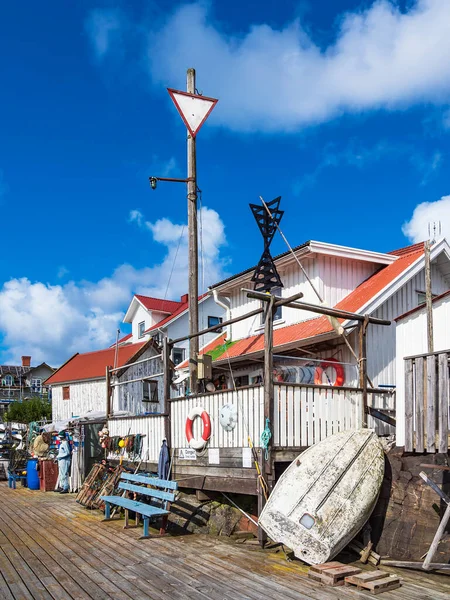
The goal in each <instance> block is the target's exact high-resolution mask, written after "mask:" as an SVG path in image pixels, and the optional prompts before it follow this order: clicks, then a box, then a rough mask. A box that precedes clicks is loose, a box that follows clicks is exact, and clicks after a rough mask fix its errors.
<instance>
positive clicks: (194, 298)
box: [187, 69, 198, 394]
mask: <svg viewBox="0 0 450 600" xmlns="http://www.w3.org/2000/svg"><path fill="white" fill-rule="evenodd" d="M187 92H188V94H195V69H188V71H187ZM187 167H188V184H187V191H188V194H187V198H188V255H189V287H188V292H189V294H188V297H189V333H190V334H193V333H197V331H198V234H197V159H196V146H195V138H194V137H192V136H191V135H190V133H188V138H187ZM197 359H198V337H195V338H191V339H190V341H189V375H190V390H191V394H196V393H197V391H198V379H197Z"/></svg>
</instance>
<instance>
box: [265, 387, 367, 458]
mask: <svg viewBox="0 0 450 600" xmlns="http://www.w3.org/2000/svg"><path fill="white" fill-rule="evenodd" d="M274 400H275V406H274V412H275V414H274V423H273V436H274V439H273V442H274V446H281V447H307V446H312V445H313V444H316V443H317V442H320V441H321V440H323V439H325V438H326V437H328V436H330V435H333V434H334V433H338V432H339V431H344V430H346V429H357V428H359V427H360V426H361V402H362V394H361V392H360V391H357V390H345V389H341V388H334V387H327V388H322V387H317V386H311V387H305V386H294V385H275V386H274Z"/></svg>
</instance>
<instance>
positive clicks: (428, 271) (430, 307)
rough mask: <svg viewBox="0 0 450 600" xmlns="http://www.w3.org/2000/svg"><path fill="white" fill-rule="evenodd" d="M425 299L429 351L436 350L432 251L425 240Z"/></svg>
mask: <svg viewBox="0 0 450 600" xmlns="http://www.w3.org/2000/svg"><path fill="white" fill-rule="evenodd" d="M425 299H426V306H427V341H428V352H434V342H433V295H432V292H431V253H430V241H429V240H427V241H426V242H425Z"/></svg>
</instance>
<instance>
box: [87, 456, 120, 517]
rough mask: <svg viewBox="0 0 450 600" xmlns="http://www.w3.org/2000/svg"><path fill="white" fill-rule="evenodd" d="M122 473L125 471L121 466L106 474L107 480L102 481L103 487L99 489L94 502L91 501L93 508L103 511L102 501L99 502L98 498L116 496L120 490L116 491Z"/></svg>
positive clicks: (103, 504)
mask: <svg viewBox="0 0 450 600" xmlns="http://www.w3.org/2000/svg"><path fill="white" fill-rule="evenodd" d="M124 471H125V469H124V468H123V467H122V465H118V466H117V467H116V468H115V469H114V471H112V472H110V473H109V474H108V476H107V478H106V479H105V480H104V481H103V487H102V488H101V490H100V492H99V493H98V495H97V496H96V498H95V500H94V501H93V506H95V508H99V509H100V510H104V508H105V503H104V502H103V501H102V500H100V497H101V496H114V495H115V494H117V493H118V492H119V491H120V490H118V486H119V481H120V476H121V474H122V473H123V472H124Z"/></svg>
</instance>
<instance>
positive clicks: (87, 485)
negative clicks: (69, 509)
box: [76, 464, 107, 508]
mask: <svg viewBox="0 0 450 600" xmlns="http://www.w3.org/2000/svg"><path fill="white" fill-rule="evenodd" d="M106 474H107V469H106V466H105V465H101V464H98V465H94V466H93V467H92V469H91V471H90V473H89V475H88V476H87V477H86V479H85V481H84V483H83V486H82V488H81V490H80V491H79V492H78V495H77V497H76V501H77V502H78V503H79V504H81V505H82V506H85V507H86V508H94V507H95V502H96V500H97V499H98V497H99V496H100V491H101V490H102V488H103V485H104V482H105V475H106Z"/></svg>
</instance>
